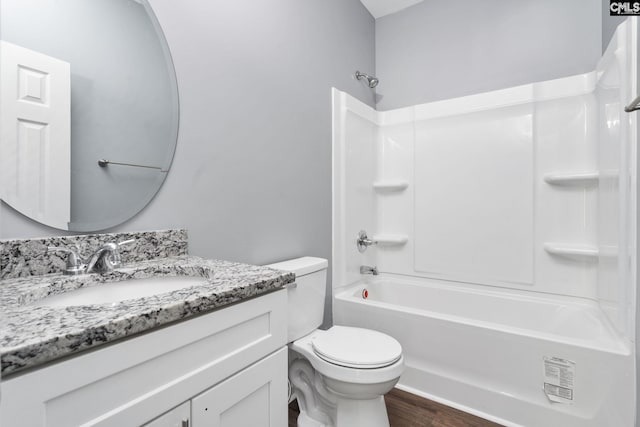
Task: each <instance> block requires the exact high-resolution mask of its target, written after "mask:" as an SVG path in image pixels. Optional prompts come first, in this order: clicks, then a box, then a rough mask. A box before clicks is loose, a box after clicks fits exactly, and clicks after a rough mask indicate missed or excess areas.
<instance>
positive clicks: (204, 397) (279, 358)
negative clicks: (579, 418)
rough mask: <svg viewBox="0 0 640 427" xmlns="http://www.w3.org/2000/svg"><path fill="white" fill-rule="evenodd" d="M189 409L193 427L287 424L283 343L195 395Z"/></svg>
mask: <svg viewBox="0 0 640 427" xmlns="http://www.w3.org/2000/svg"><path fill="white" fill-rule="evenodd" d="M191 409H192V414H191V415H192V418H191V419H192V422H193V426H192V427H282V426H286V425H287V414H288V412H287V411H288V408H287V349H286V347H285V348H282V349H280V350H278V351H276V352H275V353H273V354H272V355H270V356H267V357H265V358H264V359H262V360H261V361H259V362H257V363H255V364H254V365H252V366H250V367H248V368H247V369H245V370H243V371H241V372H239V373H237V374H236V375H234V376H232V377H231V378H229V379H227V380H226V381H223V382H222V383H220V384H218V385H217V386H215V387H213V388H212V389H210V390H208V391H205V392H204V393H202V394H200V395H198V396H196V397H194V398H193V399H192V401H191Z"/></svg>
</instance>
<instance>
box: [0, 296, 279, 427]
mask: <svg viewBox="0 0 640 427" xmlns="http://www.w3.org/2000/svg"><path fill="white" fill-rule="evenodd" d="M286 309H287V295H286V291H284V290H279V291H276V292H272V293H269V294H266V295H263V296H260V297H257V298H253V299H250V300H246V301H243V302H241V303H237V304H234V305H231V306H228V307H225V308H221V309H219V310H216V311H213V312H211V313H207V314H203V315H201V316H197V317H193V318H191V319H189V320H184V321H181V322H179V323H175V324H172V325H170V326H167V327H164V328H160V329H158V330H152V331H151V332H148V333H144V334H140V335H137V336H134V337H131V338H129V339H126V340H120V341H117V342H115V343H113V344H109V345H104V346H101V347H98V348H96V349H95V350H93V351H91V350H90V351H86V352H83V353H80V354H78V355H77V356H75V357H68V358H66V359H63V360H61V361H58V362H54V363H50V364H48V365H46V366H43V367H41V368H36V369H32V370H30V371H27V372H25V373H23V374H20V373H18V374H16V375H13V376H10V377H9V378H7V379H6V380H5V379H3V380H2V382H0V393H1V396H2V398H1V399H0V425H2V427H45V426H46V427H70V426H83V427H89V426H96V427H97V426H100V427H107V426H113V427H129V426H130V427H138V426H142V425H145V424H147V423H149V424H147V425H148V426H149V427H174V426H176V425H177V427H182V421H183V419H181V418H180V416H184V415H185V414H187V413H188V412H189V407H190V412H191V414H190V419H189V427H205V426H206V427H211V426H234V427H243V426H247V427H254V426H257V427H260V426H269V427H281V426H283V425H286V420H287V384H286V382H287V351H286V340H287V323H286V322H287V313H286ZM171 408H175V409H173V410H171ZM185 408H187V409H185ZM170 410H171V411H170ZM167 411H169V412H167ZM174 411H176V412H174ZM163 414H164V415H163ZM177 422H179V423H178V424H176V423H177Z"/></svg>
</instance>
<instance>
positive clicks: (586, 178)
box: [544, 171, 600, 186]
mask: <svg viewBox="0 0 640 427" xmlns="http://www.w3.org/2000/svg"><path fill="white" fill-rule="evenodd" d="M599 178H600V173H599V172H597V171H590V172H572V173H549V174H546V175H545V176H544V180H545V182H546V183H547V184H551V185H575V186H592V185H597V184H598V179H599Z"/></svg>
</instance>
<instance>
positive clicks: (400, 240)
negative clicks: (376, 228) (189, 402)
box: [373, 234, 409, 246]
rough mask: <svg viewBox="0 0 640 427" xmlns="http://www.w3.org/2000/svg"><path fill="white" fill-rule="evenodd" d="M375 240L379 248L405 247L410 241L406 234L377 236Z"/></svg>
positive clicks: (374, 237)
mask: <svg viewBox="0 0 640 427" xmlns="http://www.w3.org/2000/svg"><path fill="white" fill-rule="evenodd" d="M373 240H375V241H376V242H378V246H403V245H405V244H406V243H407V242H408V241H409V237H408V236H405V235H404V234H377V235H375V236H373Z"/></svg>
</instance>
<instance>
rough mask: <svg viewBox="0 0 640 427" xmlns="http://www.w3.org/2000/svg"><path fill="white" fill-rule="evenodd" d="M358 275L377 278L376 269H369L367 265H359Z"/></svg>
mask: <svg viewBox="0 0 640 427" xmlns="http://www.w3.org/2000/svg"><path fill="white" fill-rule="evenodd" d="M360 274H373V275H374V276H377V275H378V267H369V266H368V265H361V266H360Z"/></svg>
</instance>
